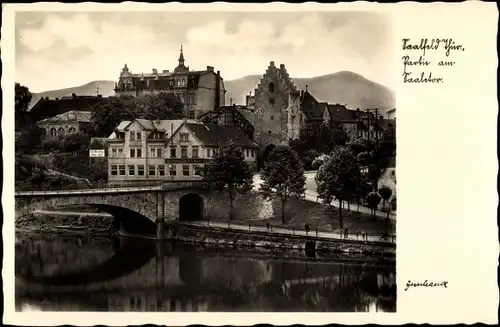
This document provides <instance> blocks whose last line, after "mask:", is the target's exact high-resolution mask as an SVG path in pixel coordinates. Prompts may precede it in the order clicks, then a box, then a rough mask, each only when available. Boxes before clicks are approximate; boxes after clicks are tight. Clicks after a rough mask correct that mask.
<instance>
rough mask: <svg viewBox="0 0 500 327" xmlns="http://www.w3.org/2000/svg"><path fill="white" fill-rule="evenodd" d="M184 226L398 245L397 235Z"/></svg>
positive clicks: (237, 225)
mask: <svg viewBox="0 0 500 327" xmlns="http://www.w3.org/2000/svg"><path fill="white" fill-rule="evenodd" d="M184 224H187V225H192V226H207V227H217V228H223V229H231V230H241V231H253V232H262V233H269V234H272V235H280V234H281V235H292V236H310V237H317V238H320V239H330V240H349V241H361V242H364V243H368V242H370V243H385V244H395V243H396V235H394V234H391V235H389V234H388V233H387V234H367V233H362V232H361V231H360V232H358V231H356V232H354V233H353V232H352V231H351V232H348V233H347V234H345V233H343V232H342V231H338V232H325V231H320V230H319V229H318V228H311V230H309V231H305V230H300V229H297V228H295V227H288V228H287V227H276V226H272V225H268V226H255V225H251V224H242V223H237V222H231V221H229V220H228V221H227V223H225V222H219V221H218V222H212V221H209V220H205V221H194V222H185V223H184Z"/></svg>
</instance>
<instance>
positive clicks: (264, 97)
mask: <svg viewBox="0 0 500 327" xmlns="http://www.w3.org/2000/svg"><path fill="white" fill-rule="evenodd" d="M300 95H301V94H300V92H299V90H298V89H297V87H296V86H295V84H294V83H293V81H292V80H291V78H290V77H289V75H288V73H287V71H286V68H285V65H283V64H282V65H280V67H279V68H278V67H276V66H275V64H274V61H271V62H270V64H269V67H268V68H267V70H266V72H265V74H264V75H263V76H262V78H261V80H260V82H259V84H258V85H257V88H256V89H255V94H254V95H253V96H252V95H251V94H250V95H248V96H247V97H246V106H247V108H249V109H251V110H254V116H255V117H254V119H253V120H254V128H255V133H254V135H255V141H256V142H257V143H258V144H259V146H260V147H261V148H265V147H267V146H270V145H278V144H288V141H289V140H290V139H294V138H298V137H299V130H300V123H301V121H302V119H303V118H304V115H303V114H302V113H301V112H300Z"/></svg>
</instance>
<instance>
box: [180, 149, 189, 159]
mask: <svg viewBox="0 0 500 327" xmlns="http://www.w3.org/2000/svg"><path fill="white" fill-rule="evenodd" d="M187 156H188V148H187V146H183V147H181V158H187Z"/></svg>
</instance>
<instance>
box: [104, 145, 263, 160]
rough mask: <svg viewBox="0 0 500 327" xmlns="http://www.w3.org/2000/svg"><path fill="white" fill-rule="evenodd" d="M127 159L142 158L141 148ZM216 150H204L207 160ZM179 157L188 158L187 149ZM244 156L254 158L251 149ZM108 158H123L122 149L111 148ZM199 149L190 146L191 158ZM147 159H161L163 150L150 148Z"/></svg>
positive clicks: (173, 153) (173, 154)
mask: <svg viewBox="0 0 500 327" xmlns="http://www.w3.org/2000/svg"><path fill="white" fill-rule="evenodd" d="M129 151H130V152H129V157H130V158H142V149H141V148H132V149H129ZM215 151H216V149H210V148H207V149H206V153H207V158H213V157H214V156H215V154H216V152H215ZM180 154H181V156H180V158H188V147H187V146H181V153H180ZM244 154H245V156H247V157H252V158H254V157H255V150H253V149H245V150H244ZM109 156H110V157H123V149H122V148H111V151H110V153H109ZM199 157H200V153H199V147H198V146H191V158H199ZM149 158H163V148H150V149H149ZM170 158H177V148H170Z"/></svg>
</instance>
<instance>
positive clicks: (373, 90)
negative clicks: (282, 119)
mask: <svg viewBox="0 0 500 327" xmlns="http://www.w3.org/2000/svg"><path fill="white" fill-rule="evenodd" d="M261 77H262V76H261V75H249V76H245V77H243V78H239V79H236V80H229V81H224V85H225V87H226V90H227V93H226V104H227V105H228V104H229V99H230V98H232V99H233V103H235V104H245V97H246V95H248V94H249V93H250V91H252V94H254V92H255V88H256V87H257V84H258V83H259V81H260V79H261ZM293 80H294V82H295V85H297V87H298V88H299V89H302V90H303V89H305V87H306V85H309V92H311V94H312V95H313V96H314V97H316V99H317V100H318V101H321V102H329V103H340V104H346V105H347V107H348V108H350V109H356V108H360V109H367V108H379V109H381V110H382V111H384V109H385V110H387V109H391V108H395V102H396V100H395V95H394V93H393V92H392V91H391V90H389V89H388V88H387V87H385V86H383V85H380V84H378V83H375V82H373V81H371V80H369V79H366V78H364V77H363V76H361V75H358V74H356V73H353V72H348V71H342V72H337V73H334V74H329V75H324V76H317V77H312V78H294V79H293ZM114 86H115V82H113V81H93V82H90V83H87V84H85V85H81V86H77V87H71V88H67V89H62V90H53V91H46V92H42V93H35V94H33V99H32V103H33V104H34V103H36V101H38V99H39V98H40V97H42V96H44V97H46V96H47V97H51V98H54V97H61V96H70V95H71V94H72V93H75V94H77V95H95V94H96V90H97V87H99V94H102V96H104V97H106V96H111V95H114V91H113V89H114ZM382 114H383V112H382Z"/></svg>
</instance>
